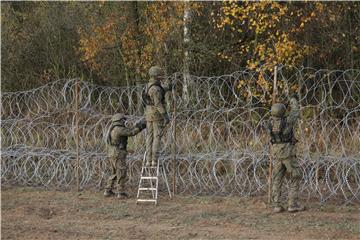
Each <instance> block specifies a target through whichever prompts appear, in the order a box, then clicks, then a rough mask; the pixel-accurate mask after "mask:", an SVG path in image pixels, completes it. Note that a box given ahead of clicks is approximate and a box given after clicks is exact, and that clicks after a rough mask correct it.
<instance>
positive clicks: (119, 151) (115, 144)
mask: <svg viewBox="0 0 360 240" xmlns="http://www.w3.org/2000/svg"><path fill="white" fill-rule="evenodd" d="M125 121H126V117H125V116H124V115H123V114H121V113H118V114H115V115H114V116H113V117H112V119H111V125H110V127H109V131H108V135H107V139H106V144H107V150H108V157H109V160H110V168H111V175H110V177H109V180H108V182H107V185H106V187H105V192H104V196H105V197H110V196H112V195H115V193H114V192H113V191H112V189H113V187H114V184H115V187H116V190H117V193H118V195H117V197H118V198H122V199H125V198H127V197H128V194H127V193H126V190H125V183H126V180H127V175H126V172H127V166H126V155H127V150H126V147H127V142H128V137H129V136H134V135H136V134H138V133H139V132H141V131H142V130H143V129H144V128H146V123H145V121H140V122H137V123H136V124H135V126H134V127H132V128H129V127H126V126H125Z"/></svg>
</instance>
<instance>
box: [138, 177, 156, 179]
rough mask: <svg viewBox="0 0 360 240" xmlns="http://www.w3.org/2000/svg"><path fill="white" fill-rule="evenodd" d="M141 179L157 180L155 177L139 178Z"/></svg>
mask: <svg viewBox="0 0 360 240" xmlns="http://www.w3.org/2000/svg"><path fill="white" fill-rule="evenodd" d="M141 179H157V177H141Z"/></svg>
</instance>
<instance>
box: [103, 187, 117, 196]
mask: <svg viewBox="0 0 360 240" xmlns="http://www.w3.org/2000/svg"><path fill="white" fill-rule="evenodd" d="M114 195H115V193H114V192H113V191H111V190H107V189H106V190H105V192H104V197H111V196H114Z"/></svg>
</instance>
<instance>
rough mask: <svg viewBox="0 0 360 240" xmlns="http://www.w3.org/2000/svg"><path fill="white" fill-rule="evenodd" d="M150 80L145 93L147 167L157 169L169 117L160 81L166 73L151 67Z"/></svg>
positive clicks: (158, 68)
mask: <svg viewBox="0 0 360 240" xmlns="http://www.w3.org/2000/svg"><path fill="white" fill-rule="evenodd" d="M149 75H150V80H149V83H148V84H147V85H146V87H145V90H144V91H145V92H144V93H143V94H144V95H145V97H143V99H144V103H145V119H146V128H147V134H146V165H147V166H150V163H151V166H152V167H155V166H156V165H157V160H158V158H159V152H160V148H161V138H162V136H163V134H164V129H165V126H166V124H167V123H168V122H169V117H168V115H167V113H166V107H165V91H166V89H164V88H163V87H162V85H161V82H160V80H161V79H162V78H163V76H164V72H163V70H162V69H161V68H160V67H157V66H155V67H151V68H150V70H149Z"/></svg>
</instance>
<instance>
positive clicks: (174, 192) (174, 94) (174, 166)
mask: <svg viewBox="0 0 360 240" xmlns="http://www.w3.org/2000/svg"><path fill="white" fill-rule="evenodd" d="M175 81H176V75H175ZM172 91H173V119H172V121H173V147H172V154H173V184H172V185H173V186H172V187H173V197H175V194H176V167H177V166H176V91H175V87H173V90H172Z"/></svg>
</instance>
